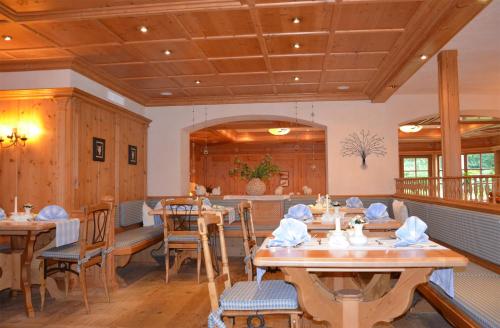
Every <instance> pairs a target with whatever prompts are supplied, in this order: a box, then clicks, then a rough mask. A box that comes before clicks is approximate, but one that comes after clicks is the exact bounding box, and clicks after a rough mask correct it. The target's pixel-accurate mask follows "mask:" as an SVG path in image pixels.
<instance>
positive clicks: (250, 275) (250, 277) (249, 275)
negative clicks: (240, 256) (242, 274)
mask: <svg viewBox="0 0 500 328" xmlns="http://www.w3.org/2000/svg"><path fill="white" fill-rule="evenodd" d="M250 261H251V259H250V260H248V262H247V263H246V266H247V279H248V281H252V280H253V268H252V263H250Z"/></svg>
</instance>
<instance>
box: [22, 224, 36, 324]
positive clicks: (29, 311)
mask: <svg viewBox="0 0 500 328" xmlns="http://www.w3.org/2000/svg"><path fill="white" fill-rule="evenodd" d="M35 241H36V234H34V233H33V232H31V231H28V234H27V235H26V245H25V247H24V252H23V255H22V264H21V285H22V287H23V291H24V308H25V310H26V315H27V316H28V317H29V318H34V317H35V311H34V310H33V303H32V301H31V260H32V259H33V252H34V248H35Z"/></svg>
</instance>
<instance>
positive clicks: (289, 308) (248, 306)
mask: <svg viewBox="0 0 500 328" xmlns="http://www.w3.org/2000/svg"><path fill="white" fill-rule="evenodd" d="M214 225H216V226H217V231H218V237H219V245H220V254H221V260H222V269H221V271H220V272H219V273H218V276H217V277H215V273H214V269H213V261H216V260H217V259H213V258H212V254H213V252H212V250H211V249H210V243H209V239H208V232H209V230H210V229H209V227H210V226H212V227H213V226H214ZM223 227H224V221H223V216H222V214H220V213H204V214H203V215H202V216H201V217H200V218H199V219H198V230H199V233H200V236H201V240H202V245H203V254H204V259H205V268H206V270H207V278H208V294H209V296H210V305H211V309H212V313H211V314H210V315H209V325H208V326H209V327H214V326H217V327H221V326H222V325H223V324H224V323H223V322H222V320H221V317H224V318H226V321H229V322H228V325H229V327H233V325H234V318H235V317H253V316H257V317H261V316H263V315H271V314H287V315H289V316H290V327H292V328H297V327H300V325H301V316H302V311H300V309H299V308H298V301H297V291H296V290H295V287H294V286H293V285H291V284H288V283H287V282H285V281H283V280H264V281H262V282H261V286H260V288H259V285H258V283H257V281H240V282H237V283H235V284H234V285H231V276H230V274H229V265H228V256H227V250H226V242H225V239H224V228H223ZM227 319H229V320H227Z"/></svg>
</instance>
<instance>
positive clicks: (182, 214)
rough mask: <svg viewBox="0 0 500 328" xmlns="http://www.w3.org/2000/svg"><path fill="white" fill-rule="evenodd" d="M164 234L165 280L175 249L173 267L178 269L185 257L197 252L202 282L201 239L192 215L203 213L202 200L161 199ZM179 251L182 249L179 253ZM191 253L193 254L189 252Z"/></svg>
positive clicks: (198, 270)
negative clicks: (192, 224)
mask: <svg viewBox="0 0 500 328" xmlns="http://www.w3.org/2000/svg"><path fill="white" fill-rule="evenodd" d="M161 206H162V209H163V211H162V219H163V222H164V225H163V229H164V230H163V234H164V241H165V282H166V283H168V279H169V270H170V251H171V250H174V252H175V254H174V256H175V260H174V265H173V269H174V270H175V271H177V270H178V269H179V267H180V266H181V264H182V262H183V261H184V259H186V258H187V257H188V256H189V257H190V256H191V254H192V252H193V251H194V252H196V261H197V263H196V268H197V274H198V283H200V272H201V260H202V256H203V255H202V252H201V241H200V236H199V234H198V231H196V229H195V227H193V229H191V219H192V217H196V218H198V217H199V216H200V215H201V206H202V202H201V200H194V199H191V198H177V199H173V200H165V199H163V200H162V201H161ZM178 251H182V253H179V252H178ZM189 253H191V254H189Z"/></svg>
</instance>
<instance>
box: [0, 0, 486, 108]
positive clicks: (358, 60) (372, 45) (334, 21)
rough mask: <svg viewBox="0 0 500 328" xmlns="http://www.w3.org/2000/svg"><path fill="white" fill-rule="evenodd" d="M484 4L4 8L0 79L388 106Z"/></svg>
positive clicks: (117, 1)
mask: <svg viewBox="0 0 500 328" xmlns="http://www.w3.org/2000/svg"><path fill="white" fill-rule="evenodd" d="M487 3H488V1H484V0H483V1H480V0H337V1H334V0H328V1H321V0H309V1H307V0H305V1H291V0H289V1H285V0H213V1H211V0H206V1H202V0H185V1H175V0H172V1H161V0H127V1H126V0H85V1H64V0H23V1H19V0H1V1H0V35H2V39H0V70H3V71H15V70H33V69H53V68H72V69H74V70H75V71H77V72H80V73H82V74H84V75H86V76H88V77H90V78H92V79H94V80H96V81H98V82H100V83H102V84H104V85H106V86H108V87H110V88H112V89H114V90H115V91H118V92H120V93H122V94H123V95H125V96H127V97H129V98H131V99H133V100H135V101H138V102H139V103H141V104H143V105H147V106H154V105H181V104H202V103H203V104H208V103H237V102H270V101H309V100H351V99H352V100H357V99H366V100H371V101H374V102H384V101H386V100H387V99H388V98H389V97H390V96H391V95H392V94H393V93H394V92H395V91H396V90H397V89H398V87H399V86H401V85H402V84H403V83H404V82H405V81H406V80H407V79H408V78H409V77H410V76H411V75H412V74H413V73H414V72H415V71H417V70H418V68H419V67H420V66H421V65H422V64H423V63H424V61H422V60H421V59H420V56H421V55H422V54H426V55H427V56H429V57H430V56H432V55H433V54H434V53H436V52H437V51H438V50H439V49H440V48H441V47H442V46H443V45H444V44H445V43H446V42H447V41H448V40H450V39H451V38H452V37H453V36H454V35H455V34H456V33H457V32H458V31H459V30H460V29H461V28H462V27H463V26H465V25H466V24H467V23H468V22H469V21H470V20H471V19H472V18H474V16H475V15H477V14H478V13H479V12H480V11H481V10H482V9H483V8H484V7H485V6H486V5H487ZM295 17H297V18H298V19H299V20H300V23H298V24H295V23H294V22H293V19H294V18H295ZM140 26H146V27H147V28H148V32H147V33H142V32H141V31H139V27H140ZM3 36H11V37H12V40H10V41H5V40H3ZM294 44H299V45H300V47H298V48H295V47H294V46H293V45H294ZM166 50H169V51H170V55H166V54H165V51H166ZM297 78H298V79H297ZM196 81H199V83H196ZM346 88H347V89H346ZM166 92H167V93H171V94H170V95H165V93H166Z"/></svg>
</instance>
